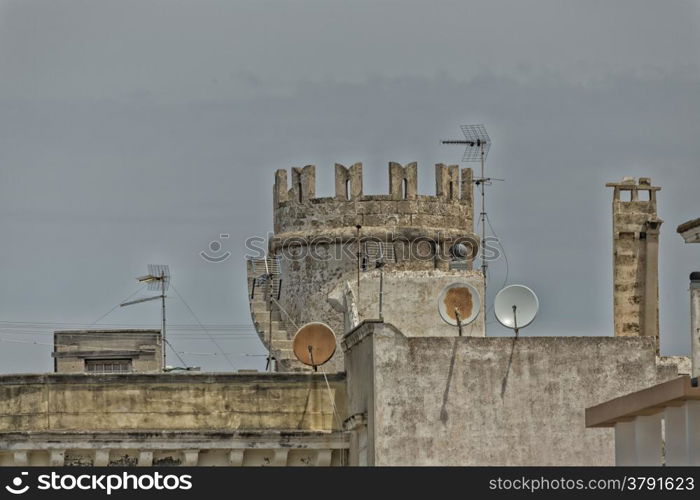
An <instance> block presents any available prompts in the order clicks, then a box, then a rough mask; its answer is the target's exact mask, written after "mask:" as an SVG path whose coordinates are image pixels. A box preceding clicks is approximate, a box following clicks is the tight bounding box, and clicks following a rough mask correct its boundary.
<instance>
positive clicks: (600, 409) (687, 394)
mask: <svg viewBox="0 0 700 500" xmlns="http://www.w3.org/2000/svg"><path fill="white" fill-rule="evenodd" d="M693 399H695V400H700V387H693V386H692V383H691V378H690V377H689V376H687V375H684V376H682V377H678V378H676V379H673V380H669V381H668V382H663V383H661V384H657V385H655V386H652V387H649V388H647V389H642V390H641V391H636V392H633V393H631V394H626V395H624V396H620V397H619V398H615V399H611V400H610V401H606V402H605V403H601V404H599V405H596V406H592V407H590V408H586V427H613V426H614V425H615V424H616V423H617V422H625V421H628V420H632V419H633V418H634V417H637V416H640V415H653V414H655V413H658V412H660V411H661V410H663V409H664V408H665V407H667V406H676V405H681V404H682V403H683V401H687V400H693Z"/></svg>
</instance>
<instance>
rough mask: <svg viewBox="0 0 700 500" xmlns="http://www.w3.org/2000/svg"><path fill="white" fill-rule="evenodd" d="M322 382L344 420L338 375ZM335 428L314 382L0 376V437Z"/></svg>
mask: <svg viewBox="0 0 700 500" xmlns="http://www.w3.org/2000/svg"><path fill="white" fill-rule="evenodd" d="M328 381H329V383H330V384H331V392H332V397H333V400H334V402H335V405H336V407H337V409H338V412H339V414H340V415H343V414H344V413H345V387H344V375H343V374H332V375H328ZM338 428H340V423H339V422H338V418H334V415H333V406H332V404H331V399H330V397H329V393H328V389H327V387H326V384H325V381H324V379H323V376H322V375H321V374H303V375H302V374H300V375H292V374H263V373H260V374H179V375H175V374H128V375H77V374H76V375H69V374H46V375H2V376H0V431H11V432H16V431H25V430H26V431H41V430H80V431H88V430H115V429H138V430H145V429H159V430H163V429H177V430H185V429H229V430H232V429H239V430H246V429H247V430H251V429H258V430H259V429H275V430H299V429H305V430H320V431H322V430H332V429H338Z"/></svg>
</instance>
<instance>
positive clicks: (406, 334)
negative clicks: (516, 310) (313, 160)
mask: <svg viewBox="0 0 700 500" xmlns="http://www.w3.org/2000/svg"><path fill="white" fill-rule="evenodd" d="M362 168H363V167H362V165H361V164H355V165H352V166H351V167H349V168H347V167H345V166H342V165H335V168H334V171H335V189H336V192H335V195H334V196H333V197H327V198H318V197H316V186H315V167H313V166H306V167H303V168H293V169H292V171H291V185H290V183H289V178H288V176H287V172H286V171H284V170H278V171H277V172H276V174H275V182H274V186H273V208H274V221H273V222H274V231H275V232H274V236H273V237H272V238H271V239H270V241H269V252H268V254H267V255H262V256H258V257H259V258H257V259H250V260H248V261H247V263H246V265H247V266H248V293H249V302H250V310H251V316H252V319H253V323H254V325H255V328H256V330H257V332H258V334H259V336H260V340H261V341H262V343H263V344H264V345H265V347H266V348H267V349H268V350H269V352H270V358H271V359H270V361H271V363H272V364H271V367H272V368H273V370H272V371H270V372H265V373H226V374H206V373H181V374H175V373H112V374H105V373H100V374H98V373H94V372H92V373H91V372H89V371H88V373H85V371H86V367H87V366H88V363H87V362H88V360H89V359H90V358H89V356H91V355H94V353H92V354H90V351H89V349H88V348H87V347H86V346H87V345H89V344H87V343H86V342H83V344H82V345H79V344H80V341H81V339H86V338H88V337H87V336H83V337H81V336H80V335H82V334H76V333H71V334H66V335H67V337H66V339H65V340H64V339H63V338H62V337H61V341H60V343H61V345H68V346H70V348H66V350H63V349H57V350H56V353H57V354H60V356H59V357H57V360H58V359H61V360H63V359H65V360H67V361H66V363H67V364H66V366H73V367H75V370H74V371H75V373H55V374H46V375H2V376H0V401H2V403H3V404H2V405H0V464H6V465H10V464H22V465H32V464H37V465H39V464H42V465H46V464H54V465H62V464H92V465H110V464H114V465H117V464H122V465H123V464H135V465H163V464H186V465H355V466H361V465H370V466H371V465H612V464H614V462H615V440H614V434H613V431H612V430H611V429H610V428H587V427H586V421H585V409H586V408H587V407H590V406H593V405H596V404H599V403H602V402H604V401H606V400H609V399H612V398H615V397H619V396H622V395H624V394H627V393H630V392H635V391H639V390H641V389H644V388H645V387H648V386H651V385H655V384H658V383H663V382H666V381H669V380H673V379H676V378H677V377H678V376H679V374H683V373H689V367H688V362H687V359H681V358H663V357H660V356H659V354H658V346H659V331H658V301H657V300H656V299H655V297H658V285H657V283H658V281H657V276H656V275H657V268H658V266H657V264H656V255H657V253H656V252H657V250H656V249H657V248H658V247H657V244H658V243H656V242H658V229H659V225H660V220H659V219H658V217H657V215H656V199H655V196H656V195H655V193H656V191H657V190H658V189H659V188H657V187H653V186H651V183H650V181H648V180H645V179H640V182H639V184H637V183H636V182H635V181H630V180H624V181H623V182H622V183H615V184H611V186H612V187H614V189H615V194H614V199H615V201H614V202H613V231H614V234H615V238H614V243H613V244H614V259H613V276H614V279H613V281H614V286H615V291H616V293H615V312H616V322H615V329H614V333H615V335H610V334H611V333H612V330H611V332H601V336H599V337H571V336H567V335H566V333H567V332H562V335H561V336H554V337H529V336H527V337H519V338H517V339H516V338H512V337H511V338H508V337H489V336H487V335H486V330H485V323H486V320H487V318H486V310H487V308H486V304H485V302H486V301H485V300H484V286H485V283H484V278H483V275H482V274H481V272H480V271H476V270H474V269H473V263H474V259H475V257H476V256H477V255H478V251H479V246H480V243H481V242H480V239H479V237H478V235H476V234H475V232H474V222H473V221H474V203H473V198H472V189H473V177H472V172H471V170H470V169H461V170H460V169H459V168H458V167H457V166H456V165H452V166H446V165H443V164H438V165H436V167H435V172H436V175H435V184H436V189H435V194H434V195H422V194H419V190H418V186H417V178H418V176H417V168H418V167H417V165H416V164H415V163H410V164H407V165H400V164H398V163H390V164H389V194H386V195H365V194H364V193H363V180H362ZM626 190H629V191H632V192H633V193H634V192H637V191H639V190H646V191H649V193H650V196H649V200H648V201H645V202H643V203H646V205H642V202H641V201H640V200H638V199H637V198H636V196H635V195H634V194H632V195H631V199H630V200H629V201H624V200H618V195H619V193H620V192H622V191H626ZM627 204H631V205H627ZM630 233H631V236H630ZM455 283H460V284H467V285H469V286H470V287H472V288H473V290H475V291H476V293H477V295H478V298H479V300H478V302H473V303H470V305H469V307H473V308H474V311H473V312H475V313H476V314H475V320H474V321H472V322H471V323H469V324H465V325H464V326H463V328H462V332H461V335H460V331H459V329H458V328H456V327H455V326H453V325H450V324H448V323H446V322H445V321H443V320H442V318H441V316H440V314H439V306H440V303H439V301H440V300H442V299H441V297H442V296H441V291H442V290H443V289H444V288H445V287H446V286H447V285H451V284H455ZM477 304H478V306H477ZM650 309H651V310H652V311H650ZM618 316H619V318H618ZM308 322H323V323H325V324H327V325H329V326H330V327H331V328H332V329H333V331H334V332H335V335H336V339H337V349H336V353H335V355H334V356H333V358H331V360H330V361H329V362H328V363H326V364H324V365H323V366H321V367H319V371H318V372H316V371H313V370H312V369H311V368H310V367H308V366H306V365H303V364H301V363H300V362H299V361H297V360H296V358H295V357H294V354H293V350H292V346H293V340H294V335H295V333H296V331H297V330H298V329H299V328H300V327H301V326H302V325H304V324H306V323H308ZM71 335H72V337H71ZM85 335H87V334H85ZM146 337H148V335H145V337H144V338H146ZM58 338H59V337H57V339H58ZM72 338H75V339H77V342H78V343H77V344H76V345H71V344H70V342H71V341H72V340H70V339H72ZM105 338H106V337H105ZM116 338H118V335H117V337H116ZM91 342H92V340H91ZM154 346H157V342H156V343H155V344H154V343H153V338H149V340H148V341H146V342H144V343H136V344H132V345H130V346H126V345H119V346H117V348H118V349H121V350H122V351H124V352H126V351H128V352H131V353H135V352H136V353H137V354H138V358H137V357H134V358H128V356H126V354H124V352H122V353H120V354H119V356H121V357H120V358H119V359H132V361H131V362H132V368H133V370H132V371H133V372H138V371H141V369H138V370H137V369H136V367H137V365H136V360H137V359H140V358H141V356H143V357H144V358H147V357H149V356H150V355H151V353H153V355H154V356H155V357H156V358H157V357H158V356H157V352H156V350H155V348H154ZM86 356H88V357H86ZM100 356H103V354H100ZM134 356H136V354H134ZM99 359H104V356H103V357H102V358H99ZM68 360H70V362H69V361H68ZM81 363H82V364H81ZM80 367H82V370H80V369H79V368H80ZM145 371H148V370H145ZM77 372H81V373H77Z"/></svg>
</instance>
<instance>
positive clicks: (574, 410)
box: [344, 323, 677, 465]
mask: <svg viewBox="0 0 700 500" xmlns="http://www.w3.org/2000/svg"><path fill="white" fill-rule="evenodd" d="M367 343H370V344H371V348H370V347H365V344H367ZM344 347H345V349H346V356H345V364H346V369H347V373H348V398H349V410H350V412H359V411H365V412H369V413H372V414H373V427H374V428H373V429H372V437H373V443H372V444H371V446H370V448H369V449H370V452H371V453H372V455H373V461H374V463H375V464H376V465H614V440H613V436H612V431H610V430H608V429H586V428H585V422H584V413H585V412H584V410H585V408H586V407H588V406H592V405H595V404H597V403H600V402H603V401H607V400H609V399H612V398H614V397H617V396H621V395H623V394H626V393H629V392H632V391H636V390H639V389H642V388H644V387H648V386H651V385H653V384H656V383H658V382H660V381H663V380H668V379H670V378H673V377H675V376H677V369H676V367H675V366H673V365H665V366H657V362H656V342H655V339H652V338H643V337H620V338H614V337H521V338H520V339H519V340H517V341H515V342H514V341H513V339H512V338H505V337H503V338H475V337H462V338H459V337H455V338H444V337H443V338H438V337H406V336H404V335H403V334H401V333H400V332H399V331H398V330H397V329H395V328H394V327H393V326H391V325H388V324H382V323H368V324H363V325H361V326H360V327H358V328H357V329H356V330H354V331H353V332H351V333H350V334H349V335H347V336H346V337H345V339H344ZM367 356H371V360H369V361H368V360H367V359H366V357H367ZM368 365H370V366H372V370H373V372H372V373H373V375H372V380H371V381H369V384H370V385H371V387H373V394H374V397H373V398H372V397H371V395H370V394H367V393H366V390H365V389H364V388H361V389H360V390H359V391H358V388H357V387H356V385H355V384H354V381H355V380H356V379H358V378H359V377H361V375H360V373H361V372H362V371H363V370H367V367H368ZM359 379H360V380H362V379H361V378H359ZM363 383H365V382H363ZM351 454H352V452H351ZM370 462H372V459H370Z"/></svg>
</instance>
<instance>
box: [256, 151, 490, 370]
mask: <svg viewBox="0 0 700 500" xmlns="http://www.w3.org/2000/svg"><path fill="white" fill-rule="evenodd" d="M417 169H418V167H417V164H416V163H409V164H407V165H401V164H399V163H394V162H392V163H389V194H384V195H366V194H364V192H363V182H362V164H361V163H356V164H354V165H352V166H350V167H346V166H344V165H340V164H336V165H335V169H334V170H335V195H334V196H332V197H326V198H317V197H316V182H315V181H316V169H315V167H314V166H313V165H307V166H305V167H303V168H292V169H291V186H290V185H289V178H288V176H287V171H286V170H278V171H277V172H276V173H275V184H274V189H273V210H274V236H273V237H272V238H271V239H270V241H269V249H268V255H269V260H268V262H267V264H266V266H267V267H266V269H272V270H274V273H273V274H274V276H273V277H272V279H271V280H270V281H269V282H266V283H267V284H264V285H263V287H259V288H258V289H259V290H260V291H262V293H261V292H258V295H257V296H255V297H254V298H253V299H252V300H251V311H252V313H253V320H254V322H255V324H256V327H257V330H258V333H259V334H260V337H261V339H262V341H263V343H264V344H265V346H266V347H267V348H268V349H270V348H271V349H272V351H271V352H272V354H273V356H274V357H275V358H276V360H277V365H278V369H280V370H285V371H286V370H295V369H301V367H300V366H299V365H298V363H297V362H296V361H295V360H294V358H293V354H292V352H291V340H292V338H293V336H294V333H295V332H296V330H297V328H298V327H299V326H301V325H303V324H305V323H307V322H310V321H320V322H324V323H326V324H328V325H329V326H331V328H333V330H334V331H335V333H336V335H337V337H338V340H340V338H341V337H342V335H343V334H344V333H345V332H347V331H349V330H351V329H352V328H354V327H355V326H356V325H357V324H358V322H360V321H363V320H377V319H379V318H380V314H379V283H380V278H381V279H382V280H383V291H384V293H383V311H382V314H381V316H382V319H383V320H384V321H387V322H391V323H393V324H394V325H396V326H397V327H399V328H401V327H406V326H409V325H410V326H411V328H409V329H404V331H407V330H410V331H413V332H417V333H416V334H417V335H425V336H428V335H434V336H450V335H457V329H456V328H454V327H452V326H450V325H447V324H446V323H444V322H442V321H441V320H440V318H439V315H438V310H437V298H438V295H439V292H440V290H441V289H442V287H444V286H445V285H446V284H449V283H453V282H455V281H457V280H461V281H466V282H468V283H470V284H472V285H473V286H474V287H475V288H476V289H477V290H479V293H480V294H481V295H482V296H483V278H482V276H481V273H480V272H478V271H474V270H472V262H473V259H474V256H475V255H477V253H478V246H479V238H478V236H477V235H476V234H475V233H474V223H473V213H474V208H473V200H472V190H473V188H472V170H471V169H470V168H463V169H461V171H460V169H459V167H458V166H457V165H443V164H438V165H436V166H435V182H436V191H435V195H421V194H418V185H417V183H418V181H417V178H418V175H417V174H418V171H417ZM460 174H461V175H460ZM458 243H462V244H463V245H464V247H461V248H462V249H464V248H466V249H467V252H466V255H464V256H463V257H459V258H458V256H455V252H454V251H453V250H454V248H455V245H456V244H458ZM358 254H359V255H358ZM264 264H265V263H264V262H261V261H254V260H249V262H248V269H249V285H251V288H252V283H251V280H252V279H255V276H256V272H259V271H260V270H262V269H263V267H264ZM382 264H383V265H382ZM380 267H381V270H380ZM256 268H257V271H256ZM382 275H383V276H382ZM263 281H264V280H263ZM276 284H277V285H276ZM265 287H269V288H265ZM249 289H250V288H249ZM266 289H269V290H271V291H272V295H273V296H274V300H268V303H269V304H271V307H267V306H265V305H264V304H263V302H264V298H263V297H264V296H265V293H266V292H265V290H266ZM481 302H482V311H481V314H479V316H478V317H477V320H475V321H474V322H473V323H471V324H470V325H469V328H466V329H465V333H464V334H465V335H471V336H483V335H484V321H483V316H484V314H483V302H484V301H483V300H481ZM266 325H271V326H266ZM270 330H272V333H270ZM337 352H338V354H340V348H338V350H337ZM330 364H331V365H332V366H329V368H328V370H329V371H330V370H332V369H336V370H342V356H341V355H336V356H335V357H334V359H333V360H332V361H331V363H330Z"/></svg>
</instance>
